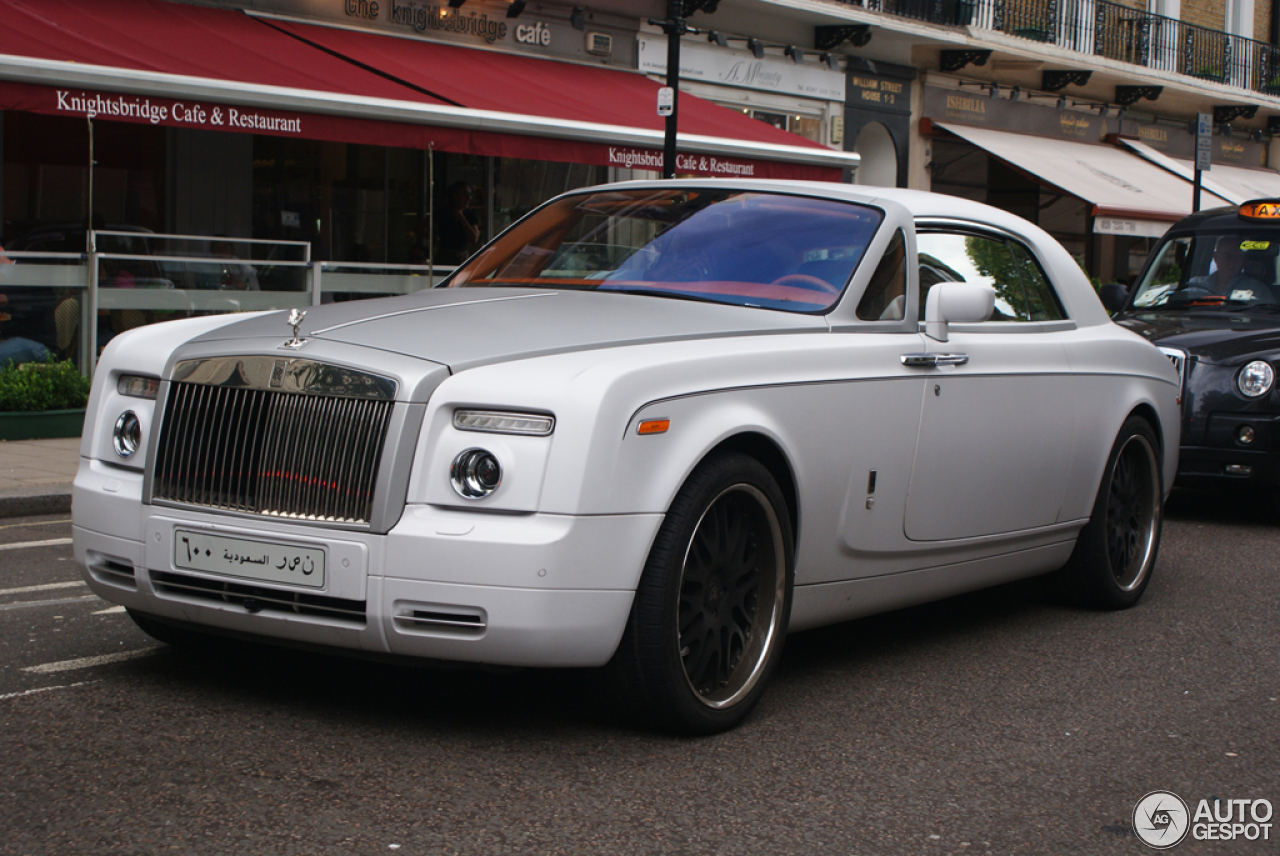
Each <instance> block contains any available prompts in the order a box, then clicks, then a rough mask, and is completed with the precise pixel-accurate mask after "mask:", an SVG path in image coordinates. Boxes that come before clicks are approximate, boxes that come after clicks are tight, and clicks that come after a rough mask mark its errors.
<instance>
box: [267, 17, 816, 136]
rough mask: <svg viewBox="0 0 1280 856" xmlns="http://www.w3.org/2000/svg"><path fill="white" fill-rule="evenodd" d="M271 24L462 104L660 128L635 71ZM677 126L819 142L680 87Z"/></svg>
mask: <svg viewBox="0 0 1280 856" xmlns="http://www.w3.org/2000/svg"><path fill="white" fill-rule="evenodd" d="M271 24H272V26H275V27H279V28H280V29H281V30H283V31H285V32H289V33H292V34H294V35H296V36H297V37H298V38H300V39H304V40H306V41H307V42H308V43H310V44H313V45H316V46H318V47H321V48H325V49H327V50H330V51H333V52H335V53H338V54H341V55H342V56H345V57H348V58H350V59H352V60H355V61H356V62H359V63H361V64H363V65H366V66H369V67H370V68H376V69H378V70H379V71H382V72H385V73H386V74H388V75H389V76H391V77H393V78H395V79H397V80H400V81H403V82H404V83H406V84H408V85H410V86H413V87H415V88H417V89H418V90H420V91H422V92H425V93H430V94H432V95H435V96H436V97H437V98H440V99H443V100H446V101H449V102H451V103H453V104H457V105H459V106H462V107H471V108H473V109H476V110H497V111H500V112H505V113H536V114H537V115H539V116H546V117H548V118H552V119H567V120H569V121H575V122H601V123H604V124H607V125H620V126H624V127H629V128H646V129H649V130H653V131H661V130H663V128H664V120H663V119H662V117H660V116H659V115H658V111H657V105H658V88H659V84H657V83H654V82H653V81H652V80H650V79H649V78H647V77H645V76H644V75H642V74H639V73H632V72H626V71H618V70H615V69H611V68H603V67H591V66H584V65H577V64H573V63H567V62H559V61H556V60H550V59H543V58H541V57H536V56H527V55H516V54H509V53H501V52H498V51H484V50H476V49H474V48H467V47H459V46H456V45H446V44H439V43H437V42H427V41H423V40H421V39H413V38H398V37H388V36H384V35H379V34H375V33H370V32H361V31H356V30H347V29H339V28H336V27H324V26H316V25H311V24H297V23H293V22H286V21H272V22H271ZM680 131H681V133H684V134H701V135H705V136H709V137H725V138H728V139H735V140H754V141H756V142H760V143H764V144H772V145H782V146H800V147H812V148H823V146H821V145H819V144H818V143H815V142H812V141H810V140H807V139H805V138H804V137H801V136H799V135H798V134H791V133H788V132H787V131H783V130H780V129H778V128H775V127H774V126H772V125H770V124H768V123H765V122H761V121H759V120H757V119H753V118H751V117H750V116H747V115H745V114H743V113H741V112H739V111H736V110H730V109H728V108H725V107H721V106H720V105H718V104H712V103H711V102H710V101H705V100H703V99H701V98H698V97H696V96H693V95H690V94H688V93H686V92H682V93H680Z"/></svg>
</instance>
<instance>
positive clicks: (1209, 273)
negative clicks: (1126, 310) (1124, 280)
mask: <svg viewBox="0 0 1280 856" xmlns="http://www.w3.org/2000/svg"><path fill="white" fill-rule="evenodd" d="M1278 252H1280V229H1241V230H1238V231H1233V232H1203V233H1200V234H1196V235H1181V236H1178V237H1174V238H1166V239H1165V240H1164V241H1163V242H1161V244H1160V245H1159V246H1158V247H1157V248H1156V251H1155V254H1154V255H1153V257H1152V262H1151V265H1150V266H1149V267H1148V268H1147V271H1146V275H1145V276H1144V277H1143V280H1142V282H1140V283H1138V287H1137V289H1136V290H1135V291H1134V294H1133V302H1132V304H1131V308H1132V309H1168V310H1188V309H1212V308H1214V307H1229V308H1231V309H1233V310H1238V309H1241V308H1248V307H1252V306H1267V307H1275V306H1277V305H1280V287H1277V285H1276V283H1277V282H1278V281H1280V276H1278V274H1280V269H1278V267H1277V253H1278Z"/></svg>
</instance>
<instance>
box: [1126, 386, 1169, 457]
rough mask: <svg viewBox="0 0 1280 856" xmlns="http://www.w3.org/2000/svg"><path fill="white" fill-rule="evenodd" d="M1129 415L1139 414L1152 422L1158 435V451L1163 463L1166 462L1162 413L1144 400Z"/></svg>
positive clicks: (1152, 428) (1153, 429) (1152, 427)
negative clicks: (1161, 421) (1161, 420)
mask: <svg viewBox="0 0 1280 856" xmlns="http://www.w3.org/2000/svg"><path fill="white" fill-rule="evenodd" d="M1129 416H1138V417H1141V418H1142V419H1145V420H1147V421H1148V422H1150V423H1151V430H1152V431H1153V432H1154V433H1155V435H1156V445H1157V448H1156V452H1158V453H1159V455H1160V460H1161V463H1163V462H1164V426H1163V425H1161V423H1160V414H1159V413H1157V412H1156V409H1155V408H1154V407H1153V406H1151V404H1150V403H1148V402H1145V401H1143V402H1140V403H1138V404H1137V405H1136V406H1135V407H1134V408H1133V409H1132V410H1130V411H1129ZM1125 419H1126V420H1127V419H1128V417H1125Z"/></svg>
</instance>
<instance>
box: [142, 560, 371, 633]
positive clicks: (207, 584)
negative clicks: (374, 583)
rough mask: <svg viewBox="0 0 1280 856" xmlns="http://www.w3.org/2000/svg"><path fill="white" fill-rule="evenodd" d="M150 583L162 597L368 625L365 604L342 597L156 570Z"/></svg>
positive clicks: (353, 624)
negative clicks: (281, 589)
mask: <svg viewBox="0 0 1280 856" xmlns="http://www.w3.org/2000/svg"><path fill="white" fill-rule="evenodd" d="M151 584H152V586H153V587H154V588H155V590H156V593H157V594H160V595H162V596H168V597H174V598H181V599H183V600H197V601H203V602H205V603H219V604H224V603H226V604H234V605H236V606H240V607H243V608H244V610H245V611H246V612H251V613H259V612H275V613H291V614H293V615H310V616H313V617H316V618H324V619H327V620H329V621H336V622H341V623H342V624H346V625H350V626H353V627H364V626H365V601H363V600H344V599H343V598H340V597H328V596H326V595H318V594H307V593H304V592H286V591H279V590H277V589H269V588H263V587H261V586H254V585H245V584H244V583H233V582H219V581H217V580H206V579H202V578H200V577H188V576H186V575H184V574H171V573H168V572H167V571H157V572H154V573H152V574H151Z"/></svg>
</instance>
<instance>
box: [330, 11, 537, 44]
mask: <svg viewBox="0 0 1280 856" xmlns="http://www.w3.org/2000/svg"><path fill="white" fill-rule="evenodd" d="M342 11H343V13H344V14H345V15H346V16H347V17H348V18H357V19H359V20H361V21H383V22H386V23H389V24H391V25H393V26H397V27H404V28H406V29H410V30H414V31H416V32H419V33H425V32H427V31H428V30H431V31H434V32H441V33H457V34H460V35H466V36H479V37H480V38H482V39H484V40H485V41H486V42H489V43H490V44H493V43H494V42H500V41H503V40H504V39H506V37H507V32H508V30H509V28H508V26H507V22H506V21H505V20H503V19H500V18H498V19H495V18H490V17H489V15H488V13H487V12H466V11H463V10H462V9H454V10H450V9H449V8H448V7H446V6H442V5H436V4H432V3H412V2H403V0H342ZM529 26H537V25H521V26H519V27H517V29H522V28H527V27H529ZM516 35H517V40H518V41H527V39H521V38H520V36H521V35H525V34H523V33H517V34H516ZM542 44H546V42H545V41H542Z"/></svg>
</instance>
